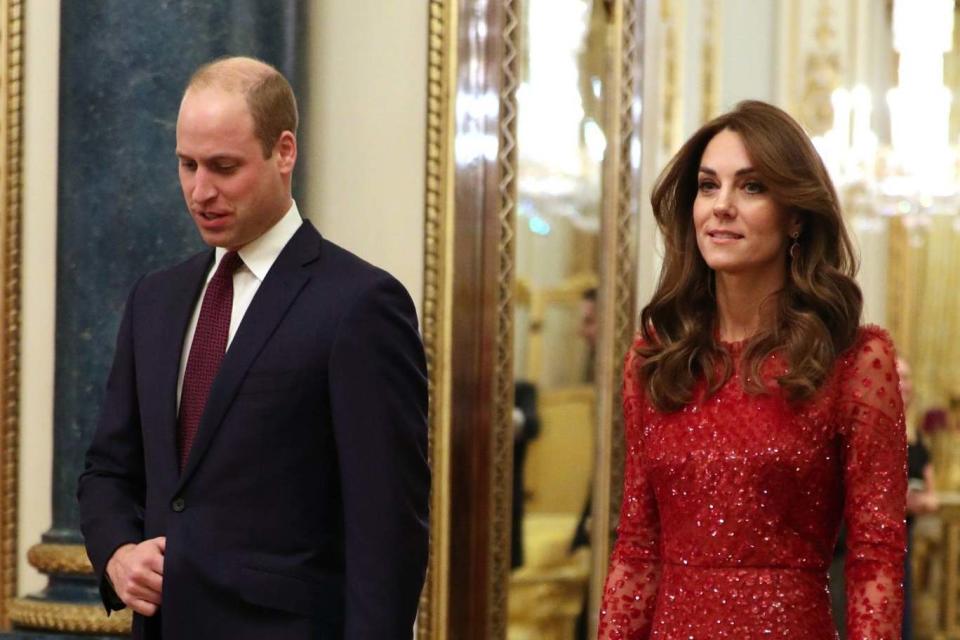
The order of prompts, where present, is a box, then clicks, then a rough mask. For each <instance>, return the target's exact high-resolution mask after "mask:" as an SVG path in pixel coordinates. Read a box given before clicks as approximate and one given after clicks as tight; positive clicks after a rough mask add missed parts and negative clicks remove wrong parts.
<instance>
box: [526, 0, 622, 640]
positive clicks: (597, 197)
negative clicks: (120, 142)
mask: <svg viewBox="0 0 960 640" xmlns="http://www.w3.org/2000/svg"><path fill="white" fill-rule="evenodd" d="M606 5H607V3H605V2H602V1H601V0H592V1H591V0H562V1H559V0H529V1H528V2H526V3H525V12H526V15H525V20H524V21H523V24H524V28H525V31H524V36H523V37H522V38H521V40H522V41H523V42H524V43H525V51H524V58H523V63H524V64H523V76H522V78H523V80H522V83H521V86H520V89H519V91H518V95H517V100H518V104H519V114H518V134H517V135H518V148H519V151H520V155H519V186H518V190H519V205H518V211H517V229H516V234H517V235H516V282H517V294H516V299H515V338H514V349H515V357H514V370H515V391H516V402H515V425H516V432H515V447H514V477H513V518H512V526H513V534H512V540H511V545H512V547H511V560H512V562H511V564H512V572H511V578H510V587H509V596H508V599H509V604H508V610H509V613H508V619H509V622H508V634H507V635H508V638H510V639H511V640H523V639H526V638H537V639H545V640H549V639H557V640H560V639H568V638H569V639H573V638H578V637H585V633H586V620H587V617H586V607H587V601H588V589H589V582H590V575H589V572H590V566H591V558H590V535H589V529H590V527H589V521H590V506H589V496H590V494H591V487H592V475H593V460H594V441H595V439H596V434H595V429H596V424H597V419H596V408H597V405H596V397H597V394H596V390H595V387H594V379H593V373H594V372H593V367H594V358H595V355H596V354H595V350H596V338H597V332H596V327H597V317H596V312H597V306H596V299H597V286H598V270H599V263H598V252H599V244H600V202H601V164H602V160H603V155H604V150H605V145H606V139H605V135H604V128H603V112H604V110H603V100H604V83H603V70H604V68H605V56H606V55H607V48H606V38H607V33H608V31H607V30H608V20H607V9H606V8H605V7H606Z"/></svg>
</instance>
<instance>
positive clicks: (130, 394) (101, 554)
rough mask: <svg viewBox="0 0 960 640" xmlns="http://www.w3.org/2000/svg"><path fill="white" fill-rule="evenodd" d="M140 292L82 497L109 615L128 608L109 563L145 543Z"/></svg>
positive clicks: (129, 308) (127, 319) (122, 336)
mask: <svg viewBox="0 0 960 640" xmlns="http://www.w3.org/2000/svg"><path fill="white" fill-rule="evenodd" d="M138 284H139V283H138ZM136 289H137V287H136V286H135V287H134V290H133V292H132V293H131V294H130V297H129V299H128V300H127V305H126V309H125V311H124V314H123V319H122V320H121V322H120V331H119V334H118V337H117V347H116V352H115V355H114V360H113V366H112V368H111V370H110V376H109V378H108V380H107V387H106V395H105V398H104V402H103V408H102V410H101V416H100V423H99V425H98V427H97V431H96V433H95V435H94V438H93V442H92V443H91V445H90V448H89V449H88V450H87V455H86V464H85V467H84V471H83V473H82V474H81V475H80V481H79V488H78V492H77V497H78V499H79V500H80V528H81V530H82V531H83V537H84V541H85V543H86V547H87V554H88V555H89V556H90V561H91V562H92V564H93V568H94V572H95V574H96V575H97V577H98V579H99V582H100V593H101V596H102V597H103V601H104V606H105V607H106V608H107V611H110V610H112V609H120V608H122V607H123V603H122V602H120V600H119V599H118V598H117V597H116V594H115V593H114V592H113V588H112V587H111V586H110V584H109V580H108V579H107V578H106V572H105V570H106V566H107V561H108V560H109V559H110V557H111V556H112V555H113V552H114V551H116V549H117V548H118V547H120V546H121V545H124V544H126V543H131V542H132V543H138V542H140V541H141V540H143V502H144V490H145V489H144V488H145V482H144V467H143V442H142V440H141V432H140V417H139V409H138V402H137V389H136V376H135V363H134V355H133V353H134V352H133V326H132V325H133V320H132V318H133V308H134V303H135V302H134V301H135V297H136Z"/></svg>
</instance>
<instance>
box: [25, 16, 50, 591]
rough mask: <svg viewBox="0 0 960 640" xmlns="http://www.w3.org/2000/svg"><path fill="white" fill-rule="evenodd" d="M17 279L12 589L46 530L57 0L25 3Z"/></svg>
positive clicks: (29, 584)
mask: <svg viewBox="0 0 960 640" xmlns="http://www.w3.org/2000/svg"><path fill="white" fill-rule="evenodd" d="M24 6H25V11H26V14H25V16H24V21H23V24H24V28H25V30H26V31H25V34H24V49H25V50H24V65H25V69H24V74H23V76H24V78H25V83H24V104H23V108H24V111H23V119H24V121H23V131H24V137H23V140H24V149H23V227H22V229H23V248H22V250H23V267H22V268H23V271H22V273H23V282H24V286H23V288H22V301H23V310H22V314H23V315H22V327H21V342H20V362H21V368H20V473H19V503H20V504H19V508H20V514H19V516H20V517H19V526H18V528H17V539H18V543H19V545H18V546H19V552H18V558H19V567H18V592H19V593H20V594H24V593H29V592H33V591H37V590H38V589H40V588H42V587H43V586H44V584H45V582H46V581H45V579H44V577H43V576H42V575H41V574H40V573H38V572H37V571H36V570H35V569H33V568H32V567H30V566H29V565H28V564H27V562H26V550H27V549H28V548H29V547H30V546H31V545H34V544H36V543H38V542H40V534H42V533H43V532H44V531H46V530H47V529H48V528H50V524H51V518H52V515H51V504H50V495H51V494H50V492H51V484H52V477H53V470H52V463H53V460H52V458H53V453H52V452H53V354H54V318H55V309H54V293H55V291H56V250H57V239H56V225H57V92H58V89H59V83H58V70H59V51H60V29H59V27H60V0H45V1H44V2H27V3H24Z"/></svg>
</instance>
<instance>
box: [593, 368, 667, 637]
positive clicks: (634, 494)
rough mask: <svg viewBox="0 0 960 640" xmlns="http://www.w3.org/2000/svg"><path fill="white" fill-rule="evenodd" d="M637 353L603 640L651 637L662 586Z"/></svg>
mask: <svg viewBox="0 0 960 640" xmlns="http://www.w3.org/2000/svg"><path fill="white" fill-rule="evenodd" d="M636 357H637V356H636V354H635V353H634V351H633V350H631V352H630V354H629V355H628V356H627V361H626V364H625V371H624V375H623V412H624V422H625V431H626V443H627V452H626V462H625V467H624V481H623V504H622V506H621V508H620V524H619V526H618V527H617V542H616V544H615V545H614V548H613V553H612V554H611V557H610V569H609V571H608V573H607V581H606V584H605V586H604V589H603V604H602V606H601V609H600V625H599V633H598V636H597V637H598V640H643V639H645V638H647V637H648V636H649V634H650V626H651V621H652V619H653V608H654V602H655V600H656V597H657V587H658V585H659V583H660V548H659V541H660V523H659V518H658V515H657V505H656V501H655V499H654V495H653V489H652V488H651V486H650V484H649V482H648V479H647V473H646V469H645V468H644V462H643V456H642V452H643V430H642V421H641V406H642V398H643V392H642V388H641V386H640V381H639V380H638V379H637V373H636V364H637V363H636Z"/></svg>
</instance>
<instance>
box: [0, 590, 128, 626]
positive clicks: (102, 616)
mask: <svg viewBox="0 0 960 640" xmlns="http://www.w3.org/2000/svg"><path fill="white" fill-rule="evenodd" d="M9 617H10V621H11V622H13V623H14V624H15V625H17V626H18V627H25V628H28V629H50V630H53V631H60V632H67V633H111V634H128V633H130V628H131V625H132V624H133V614H132V613H131V612H130V610H129V609H124V610H122V611H114V612H113V613H112V614H110V617H107V614H106V612H105V611H104V610H103V607H101V606H99V605H82V604H62V603H59V602H58V603H51V602H44V601H42V600H32V599H29V598H18V599H16V600H14V601H12V602H11V603H10V611H9Z"/></svg>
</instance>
